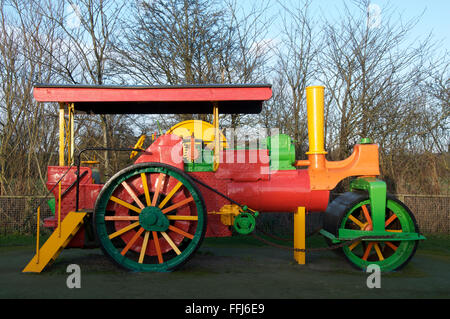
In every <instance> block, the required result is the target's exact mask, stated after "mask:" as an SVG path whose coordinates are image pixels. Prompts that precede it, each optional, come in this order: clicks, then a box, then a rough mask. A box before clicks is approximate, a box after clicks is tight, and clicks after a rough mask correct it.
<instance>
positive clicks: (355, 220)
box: [348, 215, 365, 229]
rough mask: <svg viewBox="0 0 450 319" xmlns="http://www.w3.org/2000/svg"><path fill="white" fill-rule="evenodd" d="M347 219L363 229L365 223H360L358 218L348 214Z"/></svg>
mask: <svg viewBox="0 0 450 319" xmlns="http://www.w3.org/2000/svg"><path fill="white" fill-rule="evenodd" d="M348 219H350V220H351V221H352V222H354V223H355V224H356V225H358V226H359V227H360V228H361V229H364V227H365V225H364V224H363V223H361V222H360V221H359V220H358V219H356V218H355V217H354V216H353V215H350V216H348Z"/></svg>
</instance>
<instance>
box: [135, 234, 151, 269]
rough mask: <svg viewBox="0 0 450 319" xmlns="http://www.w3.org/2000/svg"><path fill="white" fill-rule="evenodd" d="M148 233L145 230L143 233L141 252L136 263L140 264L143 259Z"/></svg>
mask: <svg viewBox="0 0 450 319" xmlns="http://www.w3.org/2000/svg"><path fill="white" fill-rule="evenodd" d="M149 233H150V232H149V231H146V232H145V235H144V242H143V243H142V248H141V254H140V255H139V261H138V263H140V264H142V262H143V261H144V256H145V251H146V250H147V243H148V235H149Z"/></svg>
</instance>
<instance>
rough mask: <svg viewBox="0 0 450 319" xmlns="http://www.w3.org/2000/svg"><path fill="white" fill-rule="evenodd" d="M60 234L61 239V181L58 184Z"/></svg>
mask: <svg viewBox="0 0 450 319" xmlns="http://www.w3.org/2000/svg"><path fill="white" fill-rule="evenodd" d="M58 232H59V237H61V181H60V182H59V183H58Z"/></svg>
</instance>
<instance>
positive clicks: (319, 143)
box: [306, 86, 327, 155]
mask: <svg viewBox="0 0 450 319" xmlns="http://www.w3.org/2000/svg"><path fill="white" fill-rule="evenodd" d="M306 108H307V113H308V138H309V151H308V152H307V153H306V154H308V155H309V154H326V153H327V152H325V148H324V124H323V123H324V115H323V113H324V87H323V86H308V87H307V88H306Z"/></svg>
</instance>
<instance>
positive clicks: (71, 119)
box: [67, 103, 75, 165]
mask: <svg viewBox="0 0 450 319" xmlns="http://www.w3.org/2000/svg"><path fill="white" fill-rule="evenodd" d="M68 113H69V134H68V136H67V138H68V140H69V141H68V143H67V145H68V152H67V153H68V155H67V157H68V158H67V165H72V164H73V152H74V149H75V141H74V125H73V124H74V114H75V109H74V105H73V103H70V104H69V108H68Z"/></svg>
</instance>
